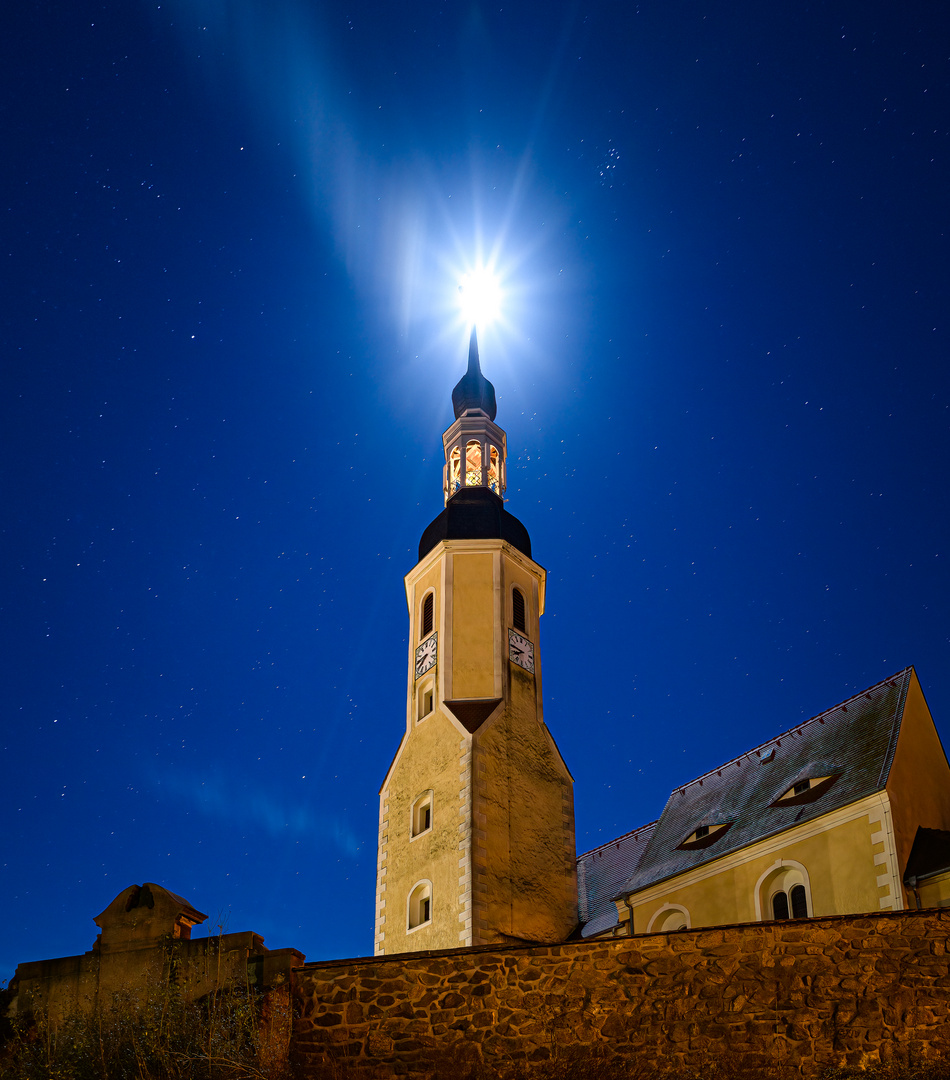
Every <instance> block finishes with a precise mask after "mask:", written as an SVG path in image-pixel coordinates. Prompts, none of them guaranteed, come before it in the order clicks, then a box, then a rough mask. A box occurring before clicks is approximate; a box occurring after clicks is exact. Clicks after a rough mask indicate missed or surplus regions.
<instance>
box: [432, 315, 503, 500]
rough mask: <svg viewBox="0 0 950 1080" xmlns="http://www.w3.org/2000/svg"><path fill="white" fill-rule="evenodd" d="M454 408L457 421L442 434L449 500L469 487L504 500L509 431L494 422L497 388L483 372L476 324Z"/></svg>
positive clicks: (453, 403) (456, 392)
mask: <svg viewBox="0 0 950 1080" xmlns="http://www.w3.org/2000/svg"><path fill="white" fill-rule="evenodd" d="M452 408H453V409H454V410H455V423H454V424H452V426H451V427H450V428H449V429H448V431H446V432H445V434H444V435H443V436H442V443H443V445H444V447H445V473H444V477H443V493H444V495H445V501H446V503H448V501H449V499H451V498H452V496H453V495H455V494H456V493H458V492H460V491H462V490H463V489H465V488H483V489H487V490H488V491H491V492H493V493H494V494H495V495H497V496H498V497H499V498H500V499H503V498H504V495H505V454H506V447H505V433H504V431H502V429H501V428H500V427H498V426H497V425H496V424H495V423H494V419H495V413H496V412H497V409H496V406H495V388H494V386H492V384H491V383H490V382H489V381H488V379H486V378H485V376H484V375H483V374H482V369H481V366H480V365H479V362H478V338H477V337H476V336H475V328H474V327H472V336H471V339H470V340H469V344H468V370H467V371H466V372H465V374H464V375H463V376H462V377H461V379H459V381H458V382H457V383H456V385H455V389H454V390H453V391H452ZM463 462H464V466H463Z"/></svg>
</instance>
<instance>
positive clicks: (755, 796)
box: [615, 668, 913, 896]
mask: <svg viewBox="0 0 950 1080" xmlns="http://www.w3.org/2000/svg"><path fill="white" fill-rule="evenodd" d="M912 674H913V668H906V669H905V670H904V671H901V672H898V673H897V674H896V675H892V676H891V677H890V678H888V679H885V680H884V681H883V682H880V683H878V684H877V685H876V686H872V687H870V688H869V689H868V690H863V691H861V693H859V694H855V695H854V697H851V698H848V700H847V701H843V702H841V703H840V704H839V705H835V706H834V707H833V708H831V709H828V710H827V712H824V713H821V714H820V715H819V716H815V717H812V718H811V719H810V720H806V721H804V722H803V723H801V724H797V725H796V726H795V727H793V728H790V729H789V730H788V731H786V732H783V734H781V735H779V736H777V737H776V738H774V739H771V740H769V742H766V743H763V744H762V745H761V746H757V747H755V748H754V749H752V750H750V751H748V753H746V754H743V755H742V756H741V757H738V758H734V759H733V760H731V761H728V762H726V764H725V765H723V766H722V767H721V768H718V769H713V770H712V771H711V772H708V773H705V774H704V775H703V776H700V777H697V778H696V779H695V780H691V781H690V782H689V783H688V784H685V785H683V786H682V787H678V788H676V789H675V790H674V791H673V793H672V794H671V795H670V797H669V800H668V801H667V804H666V807H665V809H664V811H663V813H662V815H661V816H660V819H659V821H658V822H657V823H656V827H655V829H653V830H652V835H651V837H650V841H649V843H648V844H647V847H646V850H645V851H644V852H643V855H642V857H641V859H640V861H639V863H638V865H637V867H636V869H635V870H634V871H633V873H631V875H630V876H629V878H628V879H627V880H626V882H624V883H623V885H622V888H618V890H617V893H616V894H615V895H617V896H619V895H626V894H628V893H631V892H637V891H638V890H641V889H645V888H646V887H647V886H650V885H654V884H656V883H657V882H660V881H665V880H666V879H668V878H671V877H674V876H676V875H678V874H682V873H684V872H685V871H687V870H692V869H694V868H696V867H698V866H702V865H704V864H705V863H709V862H712V861H713V860H714V859H720V858H722V856H724V855H728V854H730V853H732V852H735V851H739V850H741V849H742V848H744V847H747V846H748V845H749V844H753V843H755V842H756V841H759V840H764V839H766V838H767V837H769V836H774V835H775V834H776V833H780V832H782V831H783V830H785V829H789V828H791V827H792V826H794V825H800V824H801V823H803V822H806V821H811V820H813V819H815V818H819V817H823V816H824V815H825V814H827V813H829V811H832V810H837V809H839V808H840V807H843V806H847V805H849V804H850V803H853V802H857V801H858V800H859V799H863V798H864V797H865V796H867V795H871V794H873V793H874V792H876V791H881V790H882V789H883V788H884V785H885V784H886V783H887V776H888V773H889V772H890V768H891V763H892V762H893V760H894V751H895V748H896V746H897V736H898V733H899V731H900V722H901V716H902V714H903V710H904V701H905V700H906V697H907V688H908V685H909V683H910V680H911V677H912ZM836 773H837V774H840V775H839V777H838V779H837V780H836V781H835V783H834V784H832V786H831V788H830V789H829V790H828V791H827V792H826V793H825V794H824V795H822V796H821V798H819V799H817V800H816V801H815V802H812V803H805V804H804V805H789V806H773V805H772V803H774V802H775V800H776V799H778V798H779V797H780V796H781V795H783V794H784V793H785V792H786V791H787V790H788V789H789V788H790V787H791V786H792V785H793V784H795V783H797V782H798V781H800V780H804V779H806V778H811V777H821V776H829V775H833V774H836ZM726 822H730V823H731V825H730V828H729V829H727V830H726V831H725V832H724V834H723V835H722V837H721V839H719V840H717V841H716V842H715V843H713V844H711V845H710V846H708V847H706V848H702V849H699V850H697V849H693V850H686V851H682V850H679V845H680V844H681V843H682V842H683V841H684V840H685V839H686V838H687V837H688V836H689V835H690V834H691V833H692V832H693V831H694V830H695V829H696V828H697V826H700V825H719V824H723V823H726Z"/></svg>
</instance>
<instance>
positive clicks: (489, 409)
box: [452, 326, 497, 420]
mask: <svg viewBox="0 0 950 1080" xmlns="http://www.w3.org/2000/svg"><path fill="white" fill-rule="evenodd" d="M452 408H453V409H454V410H455V419H456V420H458V418H459V417H460V416H461V415H462V413H464V412H465V410H466V409H481V410H482V412H483V413H487V414H488V419H489V420H494V419H495V413H496V412H497V409H496V407H495V388H494V386H492V384H491V383H490V382H489V381H488V380H487V379H486V378H485V376H484V375H483V374H482V369H481V368H480V367H479V365H478V339H477V338H476V336H475V327H474V326H473V327H472V337H471V340H470V341H469V343H468V371H466V372H465V374H464V375H463V376H462V377H461V379H459V381H458V383H457V384H456V386H455V389H454V390H453V391H452Z"/></svg>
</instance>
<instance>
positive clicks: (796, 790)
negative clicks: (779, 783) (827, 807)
mask: <svg viewBox="0 0 950 1080" xmlns="http://www.w3.org/2000/svg"><path fill="white" fill-rule="evenodd" d="M840 775H841V774H840V773H834V774H832V775H830V776H806V777H803V778H802V779H801V780H796V781H795V783H794V784H792V786H791V787H790V788H788V789H787V790H786V791H785V792H784V793H783V794H781V795H779V797H778V798H777V799H776V800H775V802H774V803H772V805H773V806H802V805H803V804H804V803H811V802H815V801H816V800H817V799H820V798H821V797H822V795H824V793H825V792H826V791H827V790H828V788H830V787H831V785H832V784H833V783H834V782H835V781H836V780H837V779H838V777H839V776H840Z"/></svg>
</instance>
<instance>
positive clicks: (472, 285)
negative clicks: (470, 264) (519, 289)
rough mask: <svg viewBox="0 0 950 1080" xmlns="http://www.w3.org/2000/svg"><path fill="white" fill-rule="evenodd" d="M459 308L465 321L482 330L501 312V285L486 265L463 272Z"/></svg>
mask: <svg viewBox="0 0 950 1080" xmlns="http://www.w3.org/2000/svg"><path fill="white" fill-rule="evenodd" d="M459 308H460V310H461V312H462V317H463V318H464V319H465V321H466V322H467V323H471V324H474V325H475V326H477V327H478V328H479V329H480V330H484V329H485V328H486V327H487V326H489V325H490V324H491V323H492V322H494V321H495V319H497V318H498V316H499V315H500V314H501V286H500V285H499V283H498V279H497V278H496V277H495V275H494V274H493V273H492V271H491V270H489V269H488V268H487V267H478V268H477V269H475V270H472V271H470V272H469V273H467V274H465V275H464V276H463V277H462V279H461V282H460V283H459Z"/></svg>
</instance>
